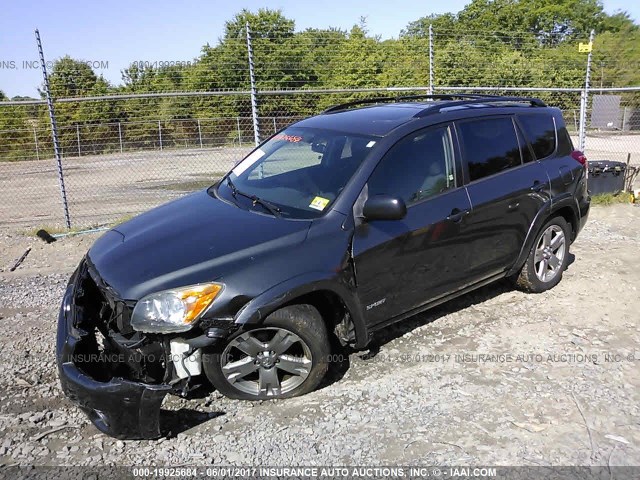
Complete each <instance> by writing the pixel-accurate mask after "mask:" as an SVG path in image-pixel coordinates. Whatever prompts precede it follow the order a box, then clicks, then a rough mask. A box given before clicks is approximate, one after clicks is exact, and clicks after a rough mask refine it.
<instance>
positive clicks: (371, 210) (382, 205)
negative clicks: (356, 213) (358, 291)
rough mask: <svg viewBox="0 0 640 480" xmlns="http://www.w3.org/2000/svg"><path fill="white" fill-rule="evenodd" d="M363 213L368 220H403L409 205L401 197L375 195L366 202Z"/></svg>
mask: <svg viewBox="0 0 640 480" xmlns="http://www.w3.org/2000/svg"><path fill="white" fill-rule="evenodd" d="M362 215H363V216H364V217H365V218H366V219H367V220H402V219H403V218H404V217H405V215H407V206H406V205H405V203H404V200H402V199H401V198H400V197H392V196H390V195H375V196H373V197H369V198H368V199H367V201H366V202H364V206H363V207H362Z"/></svg>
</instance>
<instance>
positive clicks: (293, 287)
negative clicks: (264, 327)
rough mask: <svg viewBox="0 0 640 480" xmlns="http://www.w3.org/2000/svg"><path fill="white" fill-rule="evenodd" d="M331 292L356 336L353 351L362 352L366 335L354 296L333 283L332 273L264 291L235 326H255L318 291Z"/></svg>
mask: <svg viewBox="0 0 640 480" xmlns="http://www.w3.org/2000/svg"><path fill="white" fill-rule="evenodd" d="M322 290H326V291H330V292H332V293H334V294H336V295H337V296H338V297H340V299H341V300H342V301H343V302H344V305H345V307H346V308H347V310H348V312H349V314H350V316H351V320H352V322H353V325H354V328H355V332H356V347H358V348H361V347H363V346H364V345H366V344H367V342H368V331H367V327H366V323H365V321H364V315H363V314H362V309H361V308H360V302H359V301H358V298H357V295H356V293H355V291H354V289H352V288H351V287H349V286H348V285H347V284H345V283H344V282H341V281H339V280H336V274H335V273H334V272H319V271H314V272H308V273H303V274H301V275H297V276H295V277H292V278H290V279H288V280H285V281H284V282H281V283H279V284H277V285H275V286H274V287H271V288H270V289H268V290H266V291H264V292H263V293H261V294H260V295H258V296H256V297H254V298H253V299H252V300H250V301H249V302H247V303H246V304H245V305H244V306H243V307H242V308H241V309H240V310H238V312H237V313H236V315H235V316H234V323H235V324H237V325H255V324H259V323H261V322H262V321H264V319H265V318H267V316H268V315H269V314H270V313H271V312H273V311H275V310H277V309H278V308H279V307H280V306H282V305H285V304H286V303H289V302H290V301H292V300H294V299H296V298H298V297H300V296H302V295H305V294H307V293H313V292H317V291H322Z"/></svg>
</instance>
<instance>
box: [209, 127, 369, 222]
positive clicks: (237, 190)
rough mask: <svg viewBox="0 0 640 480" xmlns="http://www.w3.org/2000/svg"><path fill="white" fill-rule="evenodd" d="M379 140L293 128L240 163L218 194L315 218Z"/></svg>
mask: <svg viewBox="0 0 640 480" xmlns="http://www.w3.org/2000/svg"><path fill="white" fill-rule="evenodd" d="M375 143H376V141H375V139H374V137H365V136H359V135H351V134H345V133H339V132H331V131H327V130H319V129H312V128H288V129H286V130H284V131H282V132H280V133H279V134H277V135H275V136H273V137H272V138H271V139H270V140H269V141H267V142H266V143H265V144H263V145H261V146H260V148H258V149H256V150H254V151H253V152H252V153H251V154H250V155H249V156H247V157H246V158H245V159H244V160H243V161H241V162H240V163H239V164H238V165H236V166H235V167H234V168H233V170H231V172H230V173H229V174H228V176H227V178H226V180H227V181H223V182H221V183H220V186H219V187H218V192H219V194H220V195H223V196H224V197H225V198H228V199H230V200H231V199H232V200H233V201H234V202H235V203H236V204H238V205H239V206H243V207H245V208H251V209H254V210H259V211H263V212H265V213H269V212H271V213H273V211H274V210H275V211H277V213H278V216H282V217H289V218H316V217H319V216H320V215H322V213H323V212H325V211H327V209H328V208H329V206H330V205H331V204H332V203H333V201H334V200H335V199H336V198H337V197H338V195H339V194H340V192H341V191H342V189H343V188H344V186H345V185H346V184H347V182H348V181H349V179H350V178H351V176H352V175H353V174H354V172H355V171H356V169H357V168H358V166H360V164H361V163H362V161H363V160H364V158H365V157H366V156H367V154H368V153H369V152H370V151H371V149H372V147H373V146H374V145H375ZM229 180H231V182H229ZM265 205H266V206H265Z"/></svg>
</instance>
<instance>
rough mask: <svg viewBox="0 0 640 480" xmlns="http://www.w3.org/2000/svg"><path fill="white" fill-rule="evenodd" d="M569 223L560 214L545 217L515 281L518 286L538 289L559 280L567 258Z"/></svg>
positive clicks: (525, 289)
mask: <svg viewBox="0 0 640 480" xmlns="http://www.w3.org/2000/svg"><path fill="white" fill-rule="evenodd" d="M570 235H571V227H569V224H568V223H567V221H566V220H565V219H564V218H563V217H554V218H552V219H550V220H549V221H547V223H545V224H544V226H543V227H542V228H541V229H540V232H539V233H538V235H537V236H536V239H535V241H534V242H533V246H532V247H531V251H530V252H529V256H528V257H527V260H526V262H525V263H524V265H523V266H522V269H521V270H520V274H519V275H518V277H517V279H516V285H517V286H518V288H520V289H521V290H524V291H526V292H531V293H541V292H544V291H546V290H549V289H550V288H553V287H555V286H556V285H557V284H558V283H559V282H560V280H562V272H564V270H565V269H566V268H567V263H568V261H569V239H570V238H571V236H570Z"/></svg>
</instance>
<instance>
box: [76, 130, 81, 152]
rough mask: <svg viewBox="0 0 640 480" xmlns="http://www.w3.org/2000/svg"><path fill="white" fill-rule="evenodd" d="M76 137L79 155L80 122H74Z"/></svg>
mask: <svg viewBox="0 0 640 480" xmlns="http://www.w3.org/2000/svg"><path fill="white" fill-rule="evenodd" d="M76 138H77V139H78V157H80V156H81V152H80V124H79V123H76Z"/></svg>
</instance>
